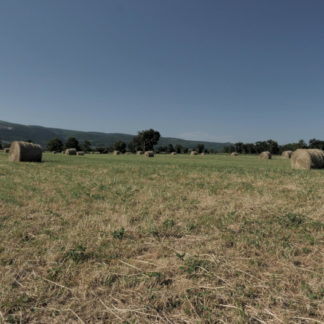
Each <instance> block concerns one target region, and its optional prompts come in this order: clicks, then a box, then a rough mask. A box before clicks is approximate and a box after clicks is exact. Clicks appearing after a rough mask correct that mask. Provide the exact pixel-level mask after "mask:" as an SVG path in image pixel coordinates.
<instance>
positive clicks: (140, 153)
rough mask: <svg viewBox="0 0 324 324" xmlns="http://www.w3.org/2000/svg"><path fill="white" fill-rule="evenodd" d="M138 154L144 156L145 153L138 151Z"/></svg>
mask: <svg viewBox="0 0 324 324" xmlns="http://www.w3.org/2000/svg"><path fill="white" fill-rule="evenodd" d="M136 154H137V155H142V154H144V152H143V151H137V152H136Z"/></svg>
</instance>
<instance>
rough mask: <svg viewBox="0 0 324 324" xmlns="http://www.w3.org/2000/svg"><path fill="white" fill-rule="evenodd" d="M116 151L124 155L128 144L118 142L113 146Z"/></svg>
mask: <svg viewBox="0 0 324 324" xmlns="http://www.w3.org/2000/svg"><path fill="white" fill-rule="evenodd" d="M113 149H114V151H119V152H122V153H125V152H126V143H125V142H123V141H118V142H116V143H115V144H114V145H113Z"/></svg>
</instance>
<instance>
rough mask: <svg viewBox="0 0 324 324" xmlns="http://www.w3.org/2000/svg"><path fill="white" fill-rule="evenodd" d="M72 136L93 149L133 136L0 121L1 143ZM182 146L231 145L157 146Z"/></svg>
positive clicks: (173, 140)
mask: <svg viewBox="0 0 324 324" xmlns="http://www.w3.org/2000/svg"><path fill="white" fill-rule="evenodd" d="M71 136H74V137H76V138H77V139H78V140H79V142H83V141H85V140H88V141H90V142H91V144H92V145H93V146H95V147H107V146H111V145H113V144H114V143H115V142H117V141H124V142H126V143H129V142H130V141H131V140H132V138H133V137H134V135H130V134H120V133H101V132H84V131H77V130H68V129H59V128H49V127H43V126H32V125H30V126H29V125H22V124H15V123H9V122H5V121H0V140H1V141H2V142H12V141H15V140H21V141H27V140H31V141H33V142H34V143H38V144H40V145H42V146H43V147H44V148H45V147H46V144H47V143H48V141H49V140H51V139H53V138H55V137H58V138H60V139H61V140H63V141H65V140H66V139H67V138H69V137H71ZM168 144H172V145H176V144H179V145H182V146H183V147H188V148H194V147H196V146H197V144H204V145H205V148H207V149H209V150H210V149H213V150H216V151H220V150H222V149H223V148H224V147H225V146H228V145H230V144H231V143H215V142H205V141H190V140H184V139H179V138H171V137H161V138H160V141H159V143H158V146H159V145H168Z"/></svg>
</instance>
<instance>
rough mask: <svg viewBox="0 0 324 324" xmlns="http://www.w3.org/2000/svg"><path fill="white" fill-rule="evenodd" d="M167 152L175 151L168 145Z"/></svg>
mask: <svg viewBox="0 0 324 324" xmlns="http://www.w3.org/2000/svg"><path fill="white" fill-rule="evenodd" d="M167 152H168V153H172V152H175V149H174V147H173V145H172V144H169V145H168V148H167Z"/></svg>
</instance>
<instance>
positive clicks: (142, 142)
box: [133, 128, 161, 151]
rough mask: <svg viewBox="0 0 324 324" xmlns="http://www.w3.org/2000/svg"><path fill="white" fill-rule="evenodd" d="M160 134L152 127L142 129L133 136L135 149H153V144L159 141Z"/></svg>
mask: <svg viewBox="0 0 324 324" xmlns="http://www.w3.org/2000/svg"><path fill="white" fill-rule="evenodd" d="M160 136H161V135H160V133H159V132H158V131H155V130H154V129H152V128H151V129H148V130H143V131H141V132H138V135H137V136H135V137H134V139H133V142H134V146H135V147H136V149H142V150H143V151H148V150H153V147H154V145H156V144H157V143H158V142H159V139H160Z"/></svg>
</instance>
